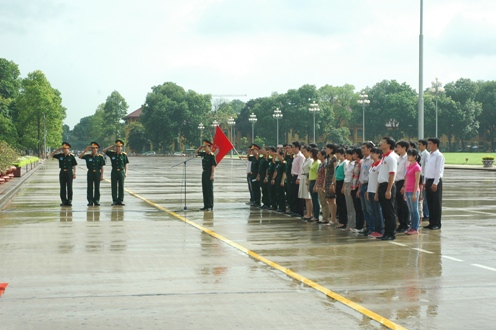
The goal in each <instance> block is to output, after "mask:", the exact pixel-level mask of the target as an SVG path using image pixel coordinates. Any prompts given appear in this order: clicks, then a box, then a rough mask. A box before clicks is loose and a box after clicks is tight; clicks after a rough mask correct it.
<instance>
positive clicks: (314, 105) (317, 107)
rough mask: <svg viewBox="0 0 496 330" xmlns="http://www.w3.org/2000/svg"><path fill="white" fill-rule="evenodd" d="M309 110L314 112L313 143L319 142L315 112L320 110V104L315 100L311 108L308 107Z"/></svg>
mask: <svg viewBox="0 0 496 330" xmlns="http://www.w3.org/2000/svg"><path fill="white" fill-rule="evenodd" d="M308 111H310V112H311V113H313V143H317V142H316V140H315V114H316V113H317V112H319V111H320V108H319V105H318V104H317V103H315V101H314V102H313V103H312V104H310V108H308Z"/></svg>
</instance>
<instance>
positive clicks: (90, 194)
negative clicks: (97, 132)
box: [79, 142, 105, 206]
mask: <svg viewBox="0 0 496 330" xmlns="http://www.w3.org/2000/svg"><path fill="white" fill-rule="evenodd" d="M98 148H100V145H99V144H98V143H96V142H91V143H90V146H88V147H86V149H84V151H83V152H82V153H81V154H80V155H79V159H84V160H85V161H86V167H87V168H88V173H87V174H86V199H87V200H88V206H93V205H95V206H100V181H103V166H104V165H105V159H104V158H103V155H102V154H99V153H98ZM90 149H91V153H87V152H88V151H90Z"/></svg>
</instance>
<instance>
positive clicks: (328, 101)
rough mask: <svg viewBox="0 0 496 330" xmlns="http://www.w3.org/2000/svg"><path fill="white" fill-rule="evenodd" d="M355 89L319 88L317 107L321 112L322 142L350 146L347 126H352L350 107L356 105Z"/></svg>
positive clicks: (339, 87)
mask: <svg viewBox="0 0 496 330" xmlns="http://www.w3.org/2000/svg"><path fill="white" fill-rule="evenodd" d="M354 90H355V87H354V86H353V85H349V84H346V85H344V86H331V85H325V86H322V87H321V88H319V95H320V97H319V106H320V108H321V111H322V118H323V120H322V121H321V124H322V131H323V132H322V133H323V135H324V141H326V142H333V143H337V144H351V141H350V140H349V138H348V137H349V136H350V130H349V128H348V127H349V126H352V125H353V119H352V116H351V115H352V110H351V109H352V105H355V104H356V101H357V96H356V94H355V91H354Z"/></svg>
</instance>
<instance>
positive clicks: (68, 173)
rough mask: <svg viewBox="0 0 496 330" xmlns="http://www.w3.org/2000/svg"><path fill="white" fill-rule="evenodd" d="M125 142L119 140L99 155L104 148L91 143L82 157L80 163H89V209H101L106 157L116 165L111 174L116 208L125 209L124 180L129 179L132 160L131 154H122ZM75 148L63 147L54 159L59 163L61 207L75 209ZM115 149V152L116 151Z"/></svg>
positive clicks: (56, 152) (87, 195)
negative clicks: (92, 207)
mask: <svg viewBox="0 0 496 330" xmlns="http://www.w3.org/2000/svg"><path fill="white" fill-rule="evenodd" d="M123 146H124V142H123V141H122V140H119V139H118V140H116V141H115V144H114V145H111V146H109V147H107V148H105V149H103V150H102V153H101V154H100V153H98V150H99V148H100V145H99V144H98V143H96V142H91V143H90V145H89V146H88V147H86V149H84V151H83V152H82V153H81V154H80V155H79V158H80V159H84V160H85V161H86V167H87V168H88V172H87V174H86V178H87V186H86V188H87V189H86V198H87V200H88V206H93V205H94V206H100V181H102V180H103V172H104V165H105V158H104V156H103V154H105V155H106V156H108V157H109V158H110V162H111V163H112V172H111V173H110V182H111V189H112V205H121V206H123V205H124V178H125V177H126V176H127V168H128V165H127V164H128V163H129V159H128V157H127V154H126V153H125V152H123V151H122V148H123ZM70 149H71V145H70V144H69V143H68V142H63V143H62V147H61V148H58V149H55V150H54V151H53V152H52V154H51V157H52V158H55V159H57V160H58V161H59V168H60V173H59V183H60V199H61V201H62V203H61V204H60V206H72V196H73V190H72V183H73V180H74V179H76V166H77V161H76V157H75V155H74V154H73V153H71V152H70ZM114 149H115V150H114Z"/></svg>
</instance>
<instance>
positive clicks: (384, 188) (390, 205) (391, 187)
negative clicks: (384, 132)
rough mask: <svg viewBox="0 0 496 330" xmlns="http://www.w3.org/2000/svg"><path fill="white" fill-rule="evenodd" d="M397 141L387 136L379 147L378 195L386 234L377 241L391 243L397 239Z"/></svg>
mask: <svg viewBox="0 0 496 330" xmlns="http://www.w3.org/2000/svg"><path fill="white" fill-rule="evenodd" d="M395 145H396V141H394V140H393V139H392V138H390V137H388V136H386V137H384V138H382V140H381V143H380V145H379V147H380V148H381V151H382V155H383V156H382V159H381V164H380V165H381V166H380V167H379V176H378V178H377V182H378V183H379V185H378V186H377V192H376V195H377V196H378V198H379V203H380V204H381V209H382V216H383V217H384V234H383V235H382V236H381V237H377V239H381V240H383V241H391V240H395V239H396V209H395V199H396V186H395V184H394V178H395V176H396V171H397V169H398V155H397V154H396V153H394V152H393V149H394V146H395Z"/></svg>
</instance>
